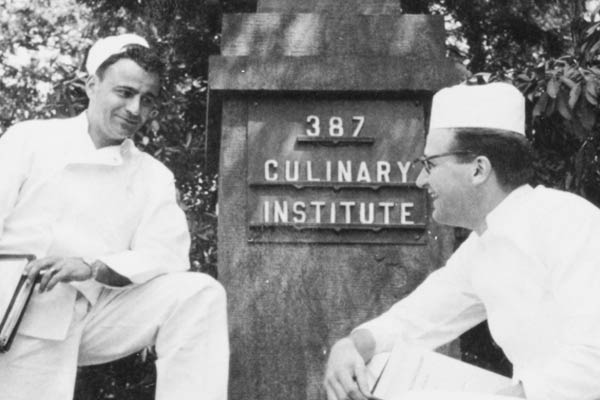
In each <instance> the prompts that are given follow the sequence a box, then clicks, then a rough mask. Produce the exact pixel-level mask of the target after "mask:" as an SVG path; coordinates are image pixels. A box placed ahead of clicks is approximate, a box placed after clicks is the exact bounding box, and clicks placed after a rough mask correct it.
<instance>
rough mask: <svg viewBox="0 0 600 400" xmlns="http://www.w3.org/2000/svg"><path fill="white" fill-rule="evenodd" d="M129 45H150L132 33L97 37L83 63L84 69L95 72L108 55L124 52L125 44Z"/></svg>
mask: <svg viewBox="0 0 600 400" xmlns="http://www.w3.org/2000/svg"><path fill="white" fill-rule="evenodd" d="M131 45H140V46H144V47H150V46H149V45H148V42H147V41H146V39H144V38H143V37H141V36H138V35H136V34H133V33H126V34H123V35H117V36H108V37H105V38H103V39H99V40H98V41H97V42H96V43H94V45H93V46H92V47H91V48H90V51H89V53H88V57H87V61H86V63H85V69H86V70H87V72H88V74H90V75H93V74H95V73H96V70H97V69H98V67H99V66H100V65H101V64H102V63H103V62H104V61H106V60H107V59H108V58H109V57H110V56H112V55H114V54H119V53H122V52H124V51H125V50H126V49H127V46H131Z"/></svg>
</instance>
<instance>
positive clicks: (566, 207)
mask: <svg viewBox="0 0 600 400" xmlns="http://www.w3.org/2000/svg"><path fill="white" fill-rule="evenodd" d="M530 201H531V202H532V204H531V205H532V210H533V211H534V212H537V213H540V214H548V213H552V212H559V211H561V210H563V211H567V212H571V213H573V214H577V213H579V212H584V213H592V214H598V215H599V216H600V209H598V207H596V206H595V205H594V204H592V203H591V202H590V201H589V200H587V199H585V198H583V197H581V196H579V195H577V194H574V193H571V192H567V191H564V190H559V189H553V188H548V187H545V186H541V185H540V186H537V187H535V189H534V190H533V191H532V196H531V198H530Z"/></svg>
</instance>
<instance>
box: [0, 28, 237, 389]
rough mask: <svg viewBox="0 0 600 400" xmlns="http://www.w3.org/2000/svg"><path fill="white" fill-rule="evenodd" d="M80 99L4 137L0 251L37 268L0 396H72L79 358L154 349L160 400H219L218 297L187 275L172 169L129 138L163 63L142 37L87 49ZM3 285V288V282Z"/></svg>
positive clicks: (103, 358)
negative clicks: (61, 113) (25, 257)
mask: <svg viewBox="0 0 600 400" xmlns="http://www.w3.org/2000/svg"><path fill="white" fill-rule="evenodd" d="M86 67H87V71H88V72H89V74H90V76H89V78H88V80H87V84H86V92H87V96H88V98H89V106H88V108H87V110H86V111H85V112H83V113H82V114H81V115H79V116H77V117H75V118H71V119H52V120H40V121H27V122H23V123H19V124H16V125H14V126H13V127H12V128H10V129H9V130H8V131H7V132H6V133H5V134H4V135H2V137H1V138H0V253H32V254H34V255H36V256H37V260H35V261H33V262H31V263H30V264H29V265H28V274H29V277H30V279H35V277H36V276H38V274H39V273H40V272H43V277H42V278H41V283H40V285H39V290H36V291H35V293H34V295H33V297H32V301H31V302H30V304H29V307H28V309H27V311H26V313H25V315H24V318H23V321H22V323H21V326H20V328H19V331H18V334H17V336H16V338H15V340H14V343H13V344H12V347H11V349H10V350H9V351H8V352H7V353H5V354H1V355H0V393H2V395H1V396H0V397H2V399H27V400H31V399H47V400H50V399H56V400H59V399H60V400H64V399H69V398H72V397H73V389H74V382H75V375H76V371H77V366H78V365H90V364H97V363H105V362H108V361H111V360H115V359H117V358H120V357H123V356H126V355H128V354H131V353H134V352H137V351H139V350H141V349H143V348H144V347H146V346H150V345H154V346H155V347H156V353H157V357H158V360H157V363H156V369H157V385H156V399H157V400H165V399H177V400H181V399H200V398H201V399H212V400H217V399H219V400H220V399H225V398H226V395H227V375H228V358H229V346H228V335H227V318H226V304H225V293H224V290H223V287H222V286H221V285H220V284H219V283H217V282H216V281H215V280H214V279H212V278H211V277H209V276H207V275H205V274H200V273H191V272H185V271H186V270H188V269H189V259H188V257H189V254H188V253H189V246H190V236H189V232H188V227H187V223H186V219H185V215H184V213H183V211H182V210H181V209H180V207H179V206H178V204H177V202H176V191H175V186H174V177H173V174H172V173H171V172H170V171H169V170H168V169H167V168H166V167H165V166H164V165H163V164H161V163H160V162H159V161H157V160H156V159H154V158H153V157H152V156H150V155H148V154H146V153H143V152H141V151H139V150H138V149H137V148H136V147H135V145H134V144H133V142H132V140H131V137H132V136H133V135H134V134H135V132H136V131H138V130H139V129H140V128H141V127H142V126H143V125H144V124H145V123H146V122H148V120H149V118H150V116H151V114H152V113H153V111H154V107H155V104H156V101H157V97H158V95H159V90H160V78H161V74H162V72H163V69H164V66H163V63H162V61H161V59H160V58H159V57H158V55H157V54H156V53H155V52H154V51H153V50H151V49H150V48H149V46H148V43H147V42H146V40H144V39H143V38H141V37H139V36H136V35H131V34H128V35H120V36H113V37H108V38H105V39H101V40H99V41H98V42H97V43H96V44H94V46H92V48H91V49H90V52H89V55H88V58H87V63H86ZM0 290H7V288H3V287H2V283H1V281H0Z"/></svg>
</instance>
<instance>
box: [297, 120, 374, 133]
mask: <svg viewBox="0 0 600 400" xmlns="http://www.w3.org/2000/svg"><path fill="white" fill-rule="evenodd" d="M306 123H307V124H308V127H307V128H306V135H307V136H320V135H321V120H320V119H319V117H317V116H316V115H309V116H308V117H306ZM364 123H365V117H364V116H362V115H355V116H353V117H352V125H353V130H352V137H357V136H358V134H359V133H360V131H361V130H362V128H363V125H364ZM328 134H329V136H334V137H340V136H344V121H343V120H342V117H335V116H334V117H331V118H329V126H328Z"/></svg>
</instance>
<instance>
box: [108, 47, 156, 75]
mask: <svg viewBox="0 0 600 400" xmlns="http://www.w3.org/2000/svg"><path fill="white" fill-rule="evenodd" d="M122 59H130V60H132V61H134V62H135V63H136V64H137V65H139V66H140V67H142V68H143V69H144V71H146V72H149V73H154V74H158V76H159V77H162V75H163V73H164V71H165V64H164V62H163V60H162V59H161V58H160V56H159V54H158V53H157V52H156V51H155V50H153V49H149V48H147V47H144V46H140V45H136V44H134V45H130V46H128V47H127V49H126V50H125V51H123V52H121V53H117V54H113V55H112V56H110V57H108V58H107V59H106V60H104V62H103V63H102V64H100V65H99V66H98V69H96V75H98V77H99V78H100V80H102V79H104V73H105V72H106V70H107V68H108V67H110V66H111V65H113V64H114V63H116V62H117V61H119V60H122Z"/></svg>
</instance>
